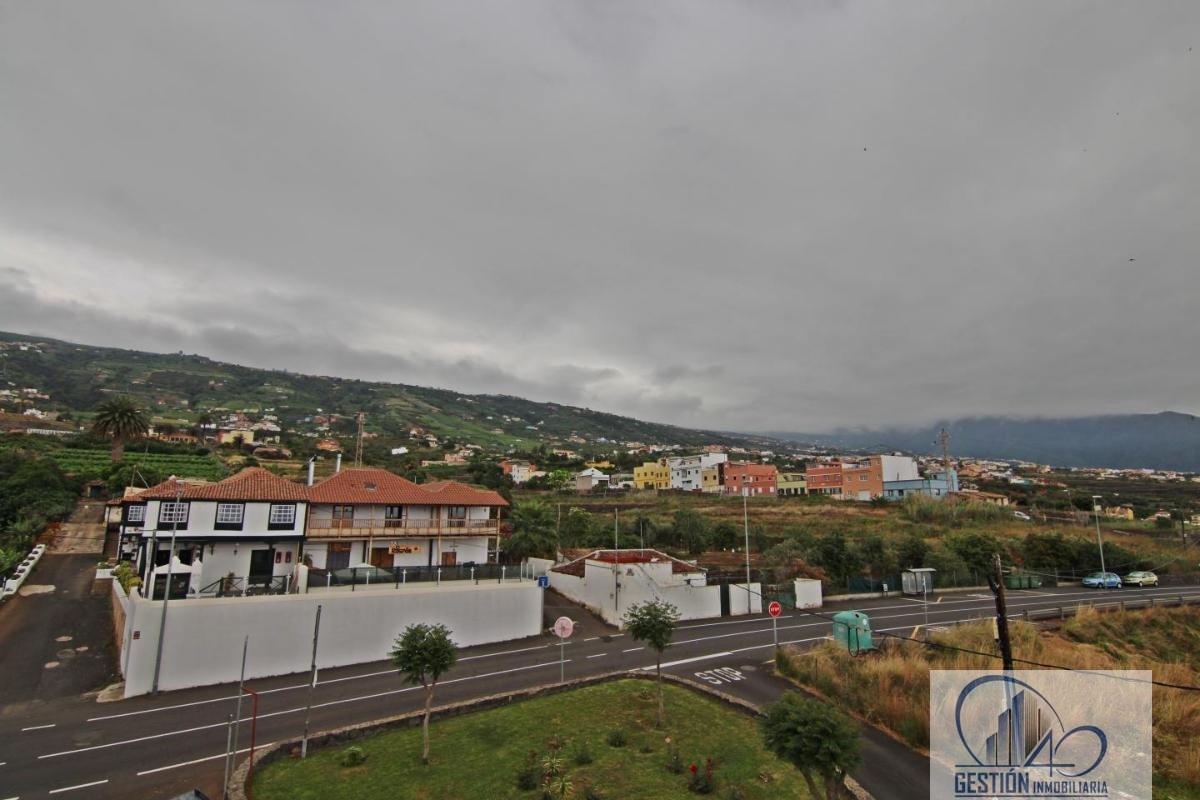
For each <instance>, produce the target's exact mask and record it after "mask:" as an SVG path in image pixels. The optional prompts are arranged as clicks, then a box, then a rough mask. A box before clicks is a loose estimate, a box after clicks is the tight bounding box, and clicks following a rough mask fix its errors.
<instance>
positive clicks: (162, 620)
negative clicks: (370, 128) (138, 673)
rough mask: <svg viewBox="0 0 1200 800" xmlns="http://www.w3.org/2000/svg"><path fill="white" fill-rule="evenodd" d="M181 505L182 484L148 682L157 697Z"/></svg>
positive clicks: (152, 692)
mask: <svg viewBox="0 0 1200 800" xmlns="http://www.w3.org/2000/svg"><path fill="white" fill-rule="evenodd" d="M181 505H183V486H182V484H181V485H180V486H179V488H178V489H177V490H176V491H175V507H174V509H172V510H173V511H174V513H173V514H172V515H171V547H170V549H169V550H168V551H167V585H166V586H165V587H164V588H163V604H162V615H161V616H160V617H159V619H158V643H157V645H158V647H157V652H156V653H155V654H154V680H153V682H151V684H150V696H151V697H158V676H159V673H160V672H161V670H162V657H163V637H164V636H166V633H167V603H168V602H169V601H170V599H171V577H172V572H173V569H174V566H175V537H176V535H177V534H178V533H179V512H180V506H181ZM154 555H155V558H154V559H153V561H157V555H158V554H157V553H155V554H154ZM153 561H152V562H151V567H150V579H151V583H150V599H151V600H153V599H154V584H155V583H156V582H157V581H155V575H154V566H153Z"/></svg>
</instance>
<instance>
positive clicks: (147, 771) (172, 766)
mask: <svg viewBox="0 0 1200 800" xmlns="http://www.w3.org/2000/svg"><path fill="white" fill-rule="evenodd" d="M273 744H275V742H267V743H266V744H256V745H254V746H255V748H265V747H270V746H271V745H273ZM249 752H250V748H249V747H243V748H242V749H241V750H238V753H239V754H240V753H249ZM224 757H225V754H224V753H218V754H217V755H215V756H205V757H204V758H194V759H192V760H191V761H181V762H179V763H178V764H168V765H167V766H165V767H155V768H154V769H144V770H142V771H141V772H139V773H138V774H137V775H138V777H139V778H140V777H142V776H143V775H153V774H154V773H156V772H166V771H167V770H169V769H179V768H180V767H190V766H192V765H193V764H203V763H204V762H205V761H216V760H217V759H218V758H224Z"/></svg>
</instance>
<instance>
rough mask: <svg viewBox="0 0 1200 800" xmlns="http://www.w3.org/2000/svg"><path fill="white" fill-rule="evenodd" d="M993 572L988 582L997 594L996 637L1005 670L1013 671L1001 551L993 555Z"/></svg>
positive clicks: (993, 592)
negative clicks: (998, 641)
mask: <svg viewBox="0 0 1200 800" xmlns="http://www.w3.org/2000/svg"><path fill="white" fill-rule="evenodd" d="M992 573H993V574H991V575H989V576H988V584H989V585H990V586H991V589H992V594H994V595H995V596H996V638H997V639H999V640H1000V657H1001V658H1002V659H1004V671H1005V672H1011V671H1012V668H1013V655H1012V640H1011V639H1009V637H1008V605H1007V603H1006V602H1005V598H1004V568H1003V566H1002V565H1001V563H1000V554H999V553H995V554H994V555H992Z"/></svg>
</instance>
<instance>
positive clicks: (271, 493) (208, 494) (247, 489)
mask: <svg viewBox="0 0 1200 800" xmlns="http://www.w3.org/2000/svg"><path fill="white" fill-rule="evenodd" d="M180 488H182V490H183V499H184V500H263V501H267V500H289V501H290V500H296V501H303V500H307V499H308V491H307V487H305V486H303V485H301V484H299V483H296V482H294V481H289V480H288V479H287V478H281V477H279V476H278V475H276V474H275V473H274V472H271V471H270V470H266V469H263V468H262V467H247V468H246V469H244V470H242V471H241V472H239V473H237V474H236V475H231V476H229V477H228V478H226V479H224V480H222V481H217V482H216V483H198V484H197V483H192V484H189V483H188V482H187V481H172V480H167V481H164V482H163V483H160V484H159V485H158V486H155V487H152V488H150V489H147V490H146V491H144V492H140V493H139V494H137V495H136V497H137V499H138V500H173V499H174V498H175V497H176V495H178V494H179V491H180Z"/></svg>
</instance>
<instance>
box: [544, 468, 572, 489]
mask: <svg viewBox="0 0 1200 800" xmlns="http://www.w3.org/2000/svg"><path fill="white" fill-rule="evenodd" d="M570 485H571V471H570V470H566V469H555V470H551V471H550V472H549V473H548V474H547V475H546V488H547V489H550V490H552V491H555V492H561V491H562V490H563V489H566V488H567V487H568V486H570Z"/></svg>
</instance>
